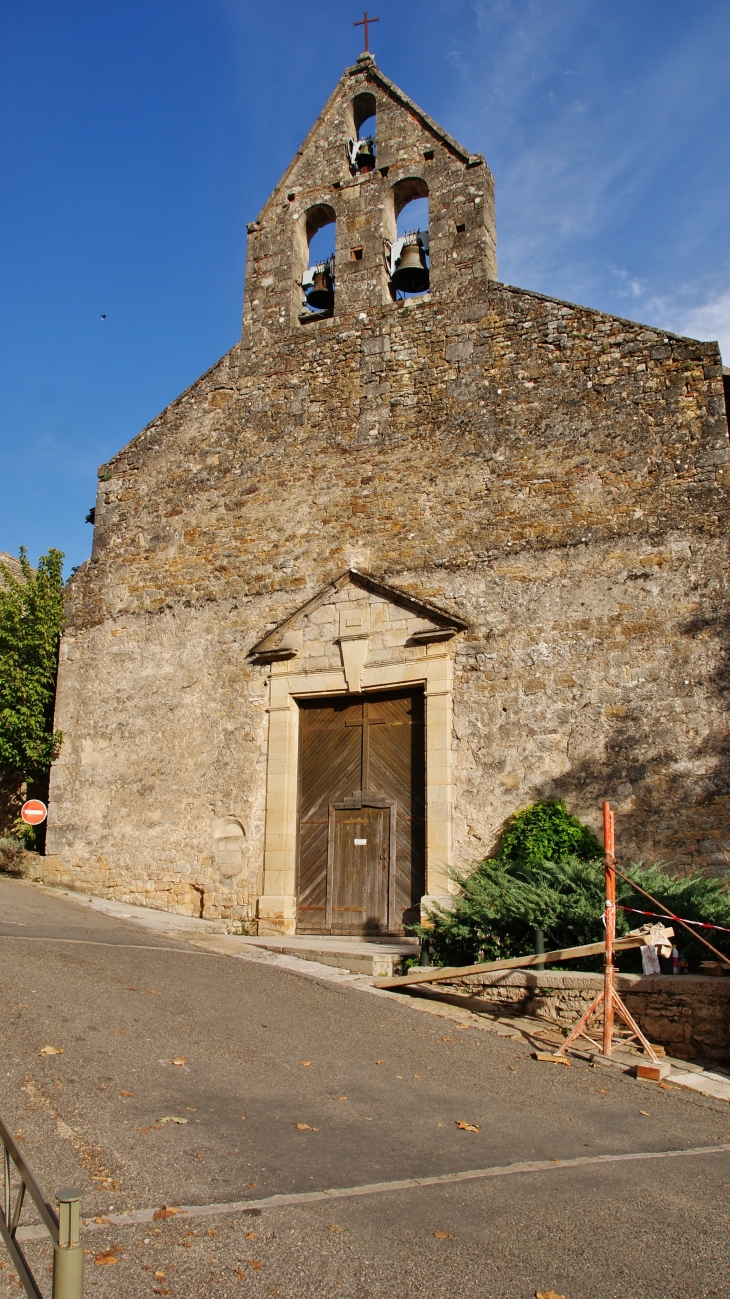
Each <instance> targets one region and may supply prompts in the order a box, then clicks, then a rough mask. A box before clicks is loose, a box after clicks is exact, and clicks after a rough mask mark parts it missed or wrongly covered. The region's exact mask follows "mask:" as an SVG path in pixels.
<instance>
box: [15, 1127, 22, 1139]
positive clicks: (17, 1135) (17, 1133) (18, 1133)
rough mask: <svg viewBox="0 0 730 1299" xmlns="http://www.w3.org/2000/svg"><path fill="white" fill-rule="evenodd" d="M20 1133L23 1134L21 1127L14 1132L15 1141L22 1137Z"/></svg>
mask: <svg viewBox="0 0 730 1299" xmlns="http://www.w3.org/2000/svg"><path fill="white" fill-rule="evenodd" d="M22 1135H23V1131H22V1129H21V1130H20V1132H16V1133H15V1140H16V1141H20V1138H21V1137H22Z"/></svg>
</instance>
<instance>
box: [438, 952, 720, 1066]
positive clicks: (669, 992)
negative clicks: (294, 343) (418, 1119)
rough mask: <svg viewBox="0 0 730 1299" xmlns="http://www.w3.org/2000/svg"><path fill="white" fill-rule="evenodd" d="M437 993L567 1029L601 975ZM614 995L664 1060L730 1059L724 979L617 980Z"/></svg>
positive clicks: (462, 984)
mask: <svg viewBox="0 0 730 1299" xmlns="http://www.w3.org/2000/svg"><path fill="white" fill-rule="evenodd" d="M438 986H439V988H441V989H442V990H444V991H449V992H458V993H465V994H467V995H468V996H470V997H477V998H478V999H479V1000H483V1001H484V1002H485V1003H486V1004H488V1005H489V1007H490V1008H493V1009H494V1010H496V1011H500V1012H501V1013H502V1014H504V1015H515V1014H525V1015H534V1016H536V1017H537V1018H539V1019H545V1020H549V1021H550V1022H551V1023H554V1024H559V1025H560V1026H561V1027H562V1028H566V1029H568V1028H572V1026H573V1025H574V1024H575V1023H576V1022H577V1020H578V1019H580V1017H581V1015H582V1014H584V1013H585V1011H586V1010H587V1009H588V1007H589V1006H590V1004H591V1002H592V1001H593V999H594V997H595V996H596V994H597V993H598V992H600V990H601V988H602V986H603V975H601V974H581V973H579V972H576V971H573V972H563V971H558V970H549V971H548V970H546V971H545V972H544V973H543V972H542V971H537V970H515V971H513V972H511V973H510V972H505V973H502V974H478V975H471V976H470V977H468V978H465V979H462V980H459V981H455V982H454V983H449V984H444V983H440V984H439V985H438ZM616 988H617V991H618V992H619V994H620V995H621V997H622V998H623V999H624V1001H625V1002H626V1006H627V1009H628V1011H629V1013H630V1014H631V1015H633V1017H634V1019H635V1020H636V1021H637V1023H638V1025H639V1027H640V1028H641V1029H642V1031H643V1032H644V1033H645V1034H646V1036H647V1037H648V1039H649V1041H650V1042H652V1043H655V1044H656V1045H658V1046H663V1047H664V1048H665V1050H666V1052H667V1054H668V1055H671V1056H674V1057H676V1058H677V1059H679V1060H691V1061H694V1060H696V1061H698V1062H703V1063H712V1064H724V1063H727V1061H728V1060H730V979H727V978H705V977H702V976H700V975H693V974H690V975H679V976H677V975H675V976H672V975H657V976H655V977H651V978H648V977H646V976H644V975H640V974H619V975H617V976H616ZM599 1035H600V1032H599ZM578 1045H581V1044H580V1043H578ZM583 1045H584V1046H585V1045H587V1044H586V1043H583Z"/></svg>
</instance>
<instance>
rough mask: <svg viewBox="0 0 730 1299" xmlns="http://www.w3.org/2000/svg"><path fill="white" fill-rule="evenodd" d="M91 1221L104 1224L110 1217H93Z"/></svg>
mask: <svg viewBox="0 0 730 1299" xmlns="http://www.w3.org/2000/svg"><path fill="white" fill-rule="evenodd" d="M91 1221H92V1222H97V1223H98V1224H99V1226H102V1225H103V1224H104V1223H108V1222H109V1219H108V1218H92V1219H91Z"/></svg>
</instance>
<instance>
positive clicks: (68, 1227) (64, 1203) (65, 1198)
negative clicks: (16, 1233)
mask: <svg viewBox="0 0 730 1299" xmlns="http://www.w3.org/2000/svg"><path fill="white" fill-rule="evenodd" d="M56 1199H57V1201H58V1244H57V1245H54V1246H53V1299H82V1295H83V1293H84V1251H83V1247H82V1244H81V1241H80V1239H79V1202H80V1200H81V1191H77V1190H75V1189H73V1188H71V1189H70V1190H66V1191H58V1192H57V1193H56Z"/></svg>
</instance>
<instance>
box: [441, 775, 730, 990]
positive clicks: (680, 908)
mask: <svg viewBox="0 0 730 1299" xmlns="http://www.w3.org/2000/svg"><path fill="white" fill-rule="evenodd" d="M602 853H603V849H602V847H601V844H600V843H599V841H598V840H597V838H596V836H595V835H594V834H593V832H592V831H591V830H590V829H589V828H588V827H587V826H584V825H582V824H581V822H580V821H578V820H577V818H576V817H574V816H572V815H571V814H570V813H569V812H568V810H567V808H566V807H565V805H564V804H563V803H557V802H553V801H547V800H546V801H544V802H542V803H537V804H535V805H534V806H532V807H527V808H524V809H522V811H520V812H517V813H516V814H515V816H513V817H511V818H510V820H509V821H508V822H507V824H506V826H505V830H504V833H503V835H502V839H501V841H500V844H499V847H498V848H497V851H496V852H495V853H494V855H493V856H492V857H488V858H486V859H485V860H484V861H481V862H479V863H478V864H477V866H476V867H475V869H474V870H473V871H472V873H471V874H470V875H460V874H457V873H454V874H453V878H454V880H455V881H456V883H457V884H458V886H459V894H458V896H456V897H455V898H454V901H453V904H452V906H451V907H450V908H445V907H440V906H435V907H434V908H433V909H432V910H431V911H430V912H429V919H430V924H429V923H427V924H426V925H419V926H417V927H416V930H415V932H416V933H417V934H419V936H420V937H421V938H426V939H428V940H429V943H430V946H431V951H432V954H433V959H434V960H435V962H436V963H438V964H443V965H471V964H473V963H475V962H476V961H481V960H484V961H491V960H499V959H500V958H504V957H508V956H525V955H527V954H528V953H530V952H534V951H535V930H536V929H541V930H542V931H543V934H544V939H545V948H546V950H548V951H550V950H555V949H557V948H562V947H577V946H579V945H581V944H583V943H594V942H598V941H600V940H601V939H602V938H603V935H604V930H603V925H602V923H601V916H602V914H603V909H604V905H605V892H604V867H603V857H602ZM626 874H630V875H631V876H632V878H633V879H635V881H636V883H637V884H640V885H641V886H642V887H643V888H645V889H646V890H647V892H649V893H652V894H653V895H654V896H655V897H656V898H657V900H658V901H659V902H660V904H661V905H662V907H667V908H668V909H670V910H672V911H674V912H675V914H677V915H681V916H683V917H686V918H687V919H698V920H699V919H702V920H705V921H708V922H710V923H713V922H714V923H716V924H720V925H723V924H724V925H727V926H728V927H729V928H730V894H729V893H728V891H727V887H726V884H725V882H724V881H722V880H720V879H718V878H717V877H715V876H710V877H706V876H700V875H696V874H693V875H685V876H684V877H683V878H675V877H673V876H672V875H670V874H669V873H668V872H667V871H666V870H665V869H664V868H663V867H662V866H661V865H655V866H651V867H643V866H641V865H633V866H631V867H630V868H629V869H628V870H627V871H626ZM617 901H618V902H620V903H623V904H624V905H626V906H630V907H636V908H638V909H639V910H641V911H649V910H654V909H655V908H653V907H652V904H651V903H649V902H647V901H646V900H645V899H643V898H642V896H641V894H639V893H637V892H636V891H635V890H634V889H633V888H632V887H631V885H630V884H625V883H623V882H622V881H621V880H617ZM646 920H648V917H645V916H641V915H632V914H631V912H624V911H621V910H618V911H617V916H616V931H617V933H618V934H625V933H627V932H628V930H629V929H636V928H638V926H639V925H641V924H643V923H644V922H645V921H646ZM675 931H676V933H677V937H676V939H675V941H676V942H677V945H678V946H679V948H680V950H681V951H682V952H683V953H684V954H685V955H686V956H687V958H688V960H689V961H690V963H691V964H693V965H697V964H698V963H699V961H700V960H704V958H705V956H707V957H710V953H709V952H708V951H707V949H706V948H703V947H702V944H700V943H698V942H697V940H696V939H691V938H690V937H689V935H685V934H684V931H682V930H680V928H679V926H675ZM707 936H708V938H709V941H710V942H711V943H713V944H714V945H715V946H716V947H718V948H720V950H722V951H727V953H728V954H729V955H730V941H728V940H730V934H714V933H711V932H709V931H708V934H707ZM685 938H686V941H685ZM639 960H640V958H639V957H638V955H637V954H635V953H626V954H625V955H622V956H621V957H620V961H621V968H622V969H625V970H629V969H640V964H639ZM580 965H581V968H582V969H599V968H601V966H602V958H601V957H594V958H587V959H586V958H584V959H583V960H581V962H580Z"/></svg>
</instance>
